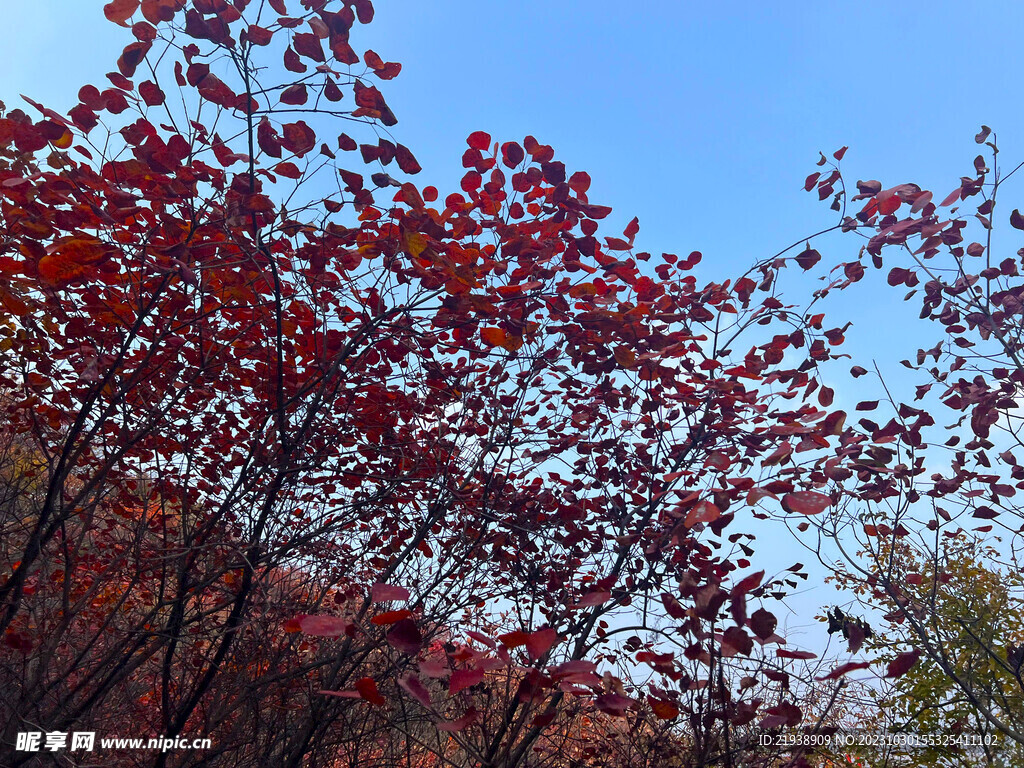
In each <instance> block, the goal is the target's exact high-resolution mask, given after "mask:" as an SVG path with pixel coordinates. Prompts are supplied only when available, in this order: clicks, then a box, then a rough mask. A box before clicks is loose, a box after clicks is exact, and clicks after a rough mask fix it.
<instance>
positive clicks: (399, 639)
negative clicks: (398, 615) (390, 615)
mask: <svg viewBox="0 0 1024 768" xmlns="http://www.w3.org/2000/svg"><path fill="white" fill-rule="evenodd" d="M385 637H387V641H388V642H389V643H390V644H391V645H392V646H393V647H394V648H396V649H397V650H399V651H401V652H402V653H408V654H410V655H411V654H414V653H419V651H420V648H422V647H423V635H421V634H420V630H419V627H417V626H416V622H415V621H413V620H412V619H402V620H401V621H398V622H395V624H394V625H393V626H392V627H391V629H390V630H389V631H388V633H387V635H385Z"/></svg>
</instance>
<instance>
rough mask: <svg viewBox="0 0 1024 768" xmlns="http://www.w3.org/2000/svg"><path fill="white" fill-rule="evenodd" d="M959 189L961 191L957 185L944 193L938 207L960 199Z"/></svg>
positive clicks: (943, 206)
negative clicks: (943, 197) (946, 193)
mask: <svg viewBox="0 0 1024 768" xmlns="http://www.w3.org/2000/svg"><path fill="white" fill-rule="evenodd" d="M960 191H961V189H960V187H957V188H956V189H954V190H953V191H952V192H950V193H949V194H948V195H946V198H945V200H943V201H942V202H941V203H939V207H940V208H945V207H946V206H947V205H952V204H953V203H955V202H956V201H958V200H959V199H960Z"/></svg>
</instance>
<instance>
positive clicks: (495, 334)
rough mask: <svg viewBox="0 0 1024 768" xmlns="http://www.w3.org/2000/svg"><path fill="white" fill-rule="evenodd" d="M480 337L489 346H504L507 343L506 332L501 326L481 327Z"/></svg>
mask: <svg viewBox="0 0 1024 768" xmlns="http://www.w3.org/2000/svg"><path fill="white" fill-rule="evenodd" d="M480 338H481V339H483V341H484V344H487V345H488V346H490V347H504V346H505V345H506V344H507V343H508V334H507V333H505V332H504V331H503V330H501V328H481V329H480Z"/></svg>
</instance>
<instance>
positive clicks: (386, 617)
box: [370, 608, 412, 627]
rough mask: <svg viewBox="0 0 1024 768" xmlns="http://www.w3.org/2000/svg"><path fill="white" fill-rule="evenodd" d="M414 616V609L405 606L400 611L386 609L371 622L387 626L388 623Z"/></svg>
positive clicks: (379, 625)
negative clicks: (410, 609)
mask: <svg viewBox="0 0 1024 768" xmlns="http://www.w3.org/2000/svg"><path fill="white" fill-rule="evenodd" d="M411 616H412V611H409V610H406V609H405V608H403V609H402V610H400V611H384V613H378V614H377V615H376V616H374V617H373V618H372V619H370V622H371V623H373V624H376V625H377V626H378V627H381V626H387V625H388V624H394V623H395V622H397V621H401V620H402V619H408V618H409V617H411Z"/></svg>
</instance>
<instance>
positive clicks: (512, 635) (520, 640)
mask: <svg viewBox="0 0 1024 768" xmlns="http://www.w3.org/2000/svg"><path fill="white" fill-rule="evenodd" d="M529 639H530V636H529V635H528V634H527V633H526V632H520V631H518V630H517V631H515V632H506V633H505V634H504V635H498V640H499V641H500V642H501V644H502V645H504V646H505V647H506V648H518V647H519V646H521V645H526V643H527V642H528V641H529Z"/></svg>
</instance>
